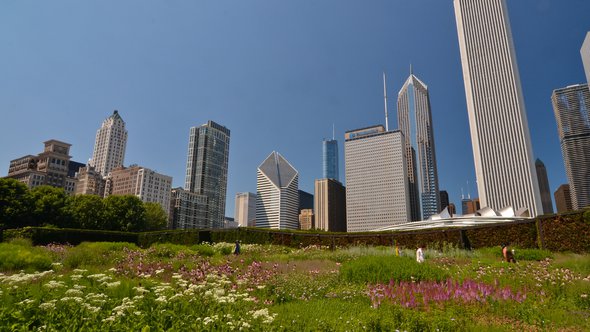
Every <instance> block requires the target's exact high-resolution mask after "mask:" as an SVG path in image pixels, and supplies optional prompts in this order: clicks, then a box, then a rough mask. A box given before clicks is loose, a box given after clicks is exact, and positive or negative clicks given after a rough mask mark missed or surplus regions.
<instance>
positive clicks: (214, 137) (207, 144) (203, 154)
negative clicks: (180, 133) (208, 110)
mask: <svg viewBox="0 0 590 332" xmlns="http://www.w3.org/2000/svg"><path fill="white" fill-rule="evenodd" d="M229 139H230V131H229V129H227V128H226V127H224V126H222V125H220V124H217V123H215V122H213V121H208V122H207V123H206V124H203V125H201V126H198V127H192V128H191V129H190V135H189V143H188V158H187V162H186V178H185V182H184V189H185V190H187V191H189V192H192V193H196V194H199V195H204V196H206V197H207V220H205V221H196V222H193V224H199V225H202V227H206V228H223V227H224V225H225V199H226V193H227V169H228V161H229Z"/></svg>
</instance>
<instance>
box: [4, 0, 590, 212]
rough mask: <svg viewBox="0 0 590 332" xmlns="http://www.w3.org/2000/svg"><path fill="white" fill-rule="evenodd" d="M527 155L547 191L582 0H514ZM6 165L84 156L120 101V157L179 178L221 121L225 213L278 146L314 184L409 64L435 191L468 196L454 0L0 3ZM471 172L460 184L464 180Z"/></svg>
mask: <svg viewBox="0 0 590 332" xmlns="http://www.w3.org/2000/svg"><path fill="white" fill-rule="evenodd" d="M508 6H509V12H510V19H511V24H512V32H513V36H514V42H515V46H516V52H517V58H518V64H519V68H520V74H521V80H522V86H523V91H524V97H525V101H526V107H527V113H528V119H529V126H530V130H531V137H532V142H533V149H534V154H535V156H536V157H538V158H540V159H541V160H543V162H544V163H545V165H546V166H547V170H548V173H549V181H550V186H551V190H552V191H554V190H555V189H557V187H558V186H559V185H560V184H562V183H566V182H567V179H566V177H565V172H564V166H563V159H562V156H561V150H560V147H559V140H558V136H557V127H556V124H555V118H554V115H553V110H552V107H551V101H550V96H551V92H552V90H553V89H556V88H560V87H564V86H567V85H571V84H577V83H585V82H586V78H585V76H584V71H583V67H582V62H581V58H580V47H581V44H582V41H583V40H584V37H585V35H586V32H587V31H589V30H590V16H588V13H590V1H587V0H560V1H556V0H508ZM0 45H2V46H1V50H2V51H1V52H0V112H1V117H0V142H1V143H0V144H1V145H0V146H1V148H0V175H6V174H7V173H8V166H9V163H10V160H12V159H16V158H19V157H21V156H23V155H27V154H37V153H40V152H41V151H42V149H43V145H42V142H43V141H45V140H48V139H58V140H62V141H65V142H68V143H71V144H72V149H71V153H70V154H71V155H72V157H73V158H72V159H73V160H75V161H80V162H87V160H88V158H90V157H91V155H92V149H93V145H94V137H95V134H96V130H97V129H98V128H99V127H100V124H101V123H102V121H103V120H104V119H105V118H106V117H107V116H109V115H110V114H112V111H113V110H114V109H117V110H119V112H120V114H121V116H122V117H123V119H124V120H125V121H126V124H127V129H128V131H129V140H128V143H127V153H126V158H125V164H127V165H128V164H139V165H142V166H145V167H148V168H151V169H154V170H157V171H158V172H160V173H164V174H167V175H170V176H172V177H173V178H174V185H175V186H182V185H183V183H184V171H185V165H186V157H187V146H188V134H189V128H190V127H191V126H197V125H201V124H203V123H206V122H207V120H213V121H216V122H218V123H220V124H222V125H225V126H226V127H228V128H229V129H230V130H231V140H232V141H231V145H230V161H229V179H228V199H227V209H226V215H228V216H233V209H234V196H235V194H236V193H237V192H243V191H252V192H255V191H256V168H257V166H258V165H259V164H260V163H261V162H262V161H263V160H264V159H265V158H266V157H267V156H268V154H270V153H271V152H272V151H273V150H276V151H278V152H280V153H281V154H282V155H283V156H284V157H285V158H286V159H287V160H289V162H290V163H291V164H292V165H293V166H294V167H295V168H296V169H297V170H298V171H299V174H300V179H299V183H300V189H302V190H305V191H308V192H312V193H313V182H314V179H316V178H319V177H321V141H322V139H323V138H325V137H331V135H332V124H333V123H334V125H335V127H336V138H337V139H338V140H339V145H340V151H341V153H340V157H341V164H340V170H341V177H344V156H343V145H344V142H343V135H344V132H345V131H346V130H351V129H356V128H361V127H365V126H369V125H373V124H380V123H383V122H384V115H383V91H382V81H381V73H382V71H385V72H386V73H387V75H388V91H389V92H388V95H389V98H390V104H389V109H390V112H391V113H393V114H394V116H390V128H396V127H397V123H396V121H395V111H396V106H395V97H396V96H397V92H398V91H399V89H400V88H401V86H402V84H403V82H404V81H405V79H406V78H407V76H408V74H409V66H410V63H412V64H413V67H414V73H415V74H416V76H418V77H419V78H420V79H421V80H422V81H423V82H424V83H426V84H427V85H428V87H429V90H430V98H431V104H432V113H433V123H434V135H435V144H436V153H437V159H438V170H439V181H440V188H441V189H446V190H447V191H449V194H450V196H451V201H453V202H455V203H459V200H460V195H461V188H463V189H464V191H465V193H467V192H468V191H470V192H471V194H472V196H477V194H476V189H475V185H474V182H475V175H474V166H473V154H472V150H471V142H470V136H469V127H468V119H467V111H466V105H465V90H464V86H463V77H462V71H461V64H460V57H459V47H458V41H457V29H456V24H455V16H454V10H453V3H452V0H372V1H348V0H319V1H318V0H283V1H274V0H232V1H230V0H215V1H204V0H191V1H188V0H187V1H180V0H179V1H163V0H161V1H145V0H136V1H78V0H72V1H62V0H56V1H28V0H25V1H23V0H4V1H2V2H1V3H0ZM467 182H469V183H470V185H469V188H468V186H467Z"/></svg>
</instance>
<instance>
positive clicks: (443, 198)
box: [439, 190, 450, 211]
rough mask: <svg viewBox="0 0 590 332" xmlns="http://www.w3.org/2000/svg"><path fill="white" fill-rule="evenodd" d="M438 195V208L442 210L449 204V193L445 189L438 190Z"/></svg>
mask: <svg viewBox="0 0 590 332" xmlns="http://www.w3.org/2000/svg"><path fill="white" fill-rule="evenodd" d="M439 197H440V210H441V211H442V210H444V209H445V208H446V207H447V206H449V203H450V202H449V193H448V192H447V191H446V190H441V191H439Z"/></svg>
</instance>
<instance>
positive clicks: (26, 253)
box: [0, 239, 51, 271]
mask: <svg viewBox="0 0 590 332" xmlns="http://www.w3.org/2000/svg"><path fill="white" fill-rule="evenodd" d="M50 268H51V257H50V255H49V253H48V252H47V251H44V250H43V249H41V248H35V247H33V246H32V245H31V242H30V241H27V240H23V239H19V240H15V241H11V242H10V243H0V271H19V270H26V271H45V270H49V269H50Z"/></svg>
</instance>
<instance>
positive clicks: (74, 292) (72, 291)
mask: <svg viewBox="0 0 590 332" xmlns="http://www.w3.org/2000/svg"><path fill="white" fill-rule="evenodd" d="M66 295H67V296H82V295H84V293H83V292H82V291H81V290H79V289H68V290H67V291H66Z"/></svg>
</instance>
